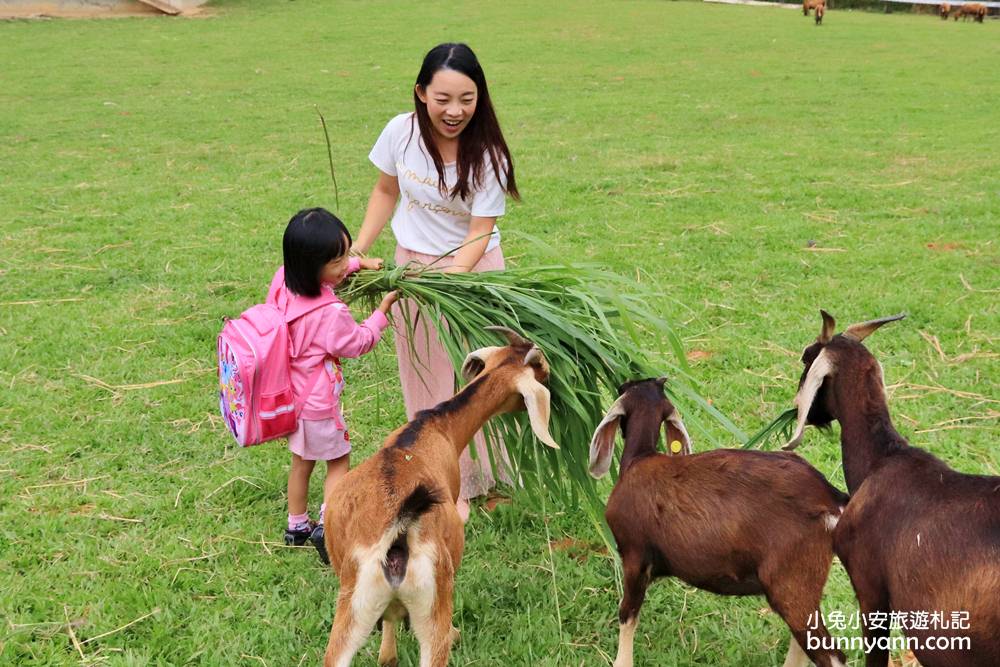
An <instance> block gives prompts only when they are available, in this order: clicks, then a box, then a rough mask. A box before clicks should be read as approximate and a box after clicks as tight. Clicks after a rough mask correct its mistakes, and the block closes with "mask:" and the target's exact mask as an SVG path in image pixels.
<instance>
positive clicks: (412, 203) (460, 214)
mask: <svg viewBox="0 0 1000 667" xmlns="http://www.w3.org/2000/svg"><path fill="white" fill-rule="evenodd" d="M403 194H404V195H405V196H406V210H407V211H412V210H413V209H415V208H422V209H424V210H427V211H430V212H431V213H447V214H448V215H453V216H455V217H456V218H466V217H468V216H469V214H468V213H466V212H465V211H459V210H456V209H453V208H448V207H447V206H444V205H443V204H431V203H429V202H425V201H420V200H419V199H416V198H414V196H413V195H411V194H410V193H409V192H408V191H406V190H403Z"/></svg>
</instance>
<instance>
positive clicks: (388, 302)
mask: <svg viewBox="0 0 1000 667" xmlns="http://www.w3.org/2000/svg"><path fill="white" fill-rule="evenodd" d="M398 300H399V292H397V291H396V290H393V291H391V292H389V293H388V294H386V295H385V296H384V297H382V303H380V304H379V305H378V309H379V310H381V311H382V313H383V314H385V315H388V314H389V309H390V308H392V304H394V303H396V301H398Z"/></svg>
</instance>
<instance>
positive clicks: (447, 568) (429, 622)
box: [407, 557, 458, 667]
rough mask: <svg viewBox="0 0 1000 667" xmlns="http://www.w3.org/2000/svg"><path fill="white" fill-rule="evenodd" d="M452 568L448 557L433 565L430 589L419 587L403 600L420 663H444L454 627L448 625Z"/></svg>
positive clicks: (430, 666) (424, 666) (440, 666)
mask: <svg viewBox="0 0 1000 667" xmlns="http://www.w3.org/2000/svg"><path fill="white" fill-rule="evenodd" d="M454 577H455V571H454V570H453V569H452V567H451V562H450V559H449V558H447V557H445V558H443V559H442V560H439V561H438V562H437V563H436V565H435V567H434V589H433V591H421V594H420V595H419V596H418V597H415V599H413V600H410V601H408V602H407V608H408V610H409V612H410V626H411V627H412V628H413V634H415V635H416V636H417V642H418V643H419V644H420V667H447V665H448V656H449V655H450V654H451V644H452V641H453V640H454V639H455V638H456V636H457V634H458V631H457V630H456V629H455V628H453V627H452V625H451V614H452V605H453V600H452V597H453V595H454V585H455V581H454Z"/></svg>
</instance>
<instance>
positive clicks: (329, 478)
mask: <svg viewBox="0 0 1000 667" xmlns="http://www.w3.org/2000/svg"><path fill="white" fill-rule="evenodd" d="M350 464H351V455H350V454H344V455H343V456H341V457H340V458H339V459H333V460H332V461H327V462H326V479H325V480H323V505H322V506H321V507H320V510H319V521H320V523H323V512H324V511H325V510H326V499H327V498H329V497H330V489H332V488H333V484H334V482H336V481H337V480H338V479H340V478H341V477H343V476H344V475H346V474H347V471H348V469H350Z"/></svg>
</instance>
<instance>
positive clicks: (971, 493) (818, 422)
mask: <svg viewBox="0 0 1000 667" xmlns="http://www.w3.org/2000/svg"><path fill="white" fill-rule="evenodd" d="M820 312H821V313H822V316H823V328H822V331H821V333H820V336H819V338H817V340H816V342H815V343H813V344H812V345H810V346H809V347H807V348H806V349H805V351H804V352H803V353H802V363H803V364H804V366H805V368H804V369H803V371H802V377H801V379H800V380H799V391H798V394H797V395H796V397H795V404H796V406H797V408H798V423H797V427H796V430H795V435H794V436H793V437H792V439H791V441H790V442H789V443H788V445H787V446H788V447H794V446H796V445H798V444H799V443H800V442H801V441H802V436H803V432H804V430H805V427H806V425H807V424H812V425H814V426H826V425H829V424H830V423H831V422H833V421H834V420H836V421H838V422H840V448H841V456H842V457H843V464H844V477H845V479H846V481H847V490H848V491H849V492H850V494H851V501H850V503H849V504H848V506H847V509H846V510H845V511H844V514H843V516H842V517H841V519H840V522H839V523H838V525H837V528H836V530H835V531H834V535H833V541H834V551H835V552H836V553H837V556H838V557H839V558H840V560H841V562H842V563H843V564H844V568H845V569H846V570H847V573H848V574H849V575H850V577H851V584H852V585H853V586H854V592H855V594H856V595H857V597H858V604H859V606H860V610H861V614H862V615H863V616H864V617H867V618H869V619H870V618H871V617H872V615H874V614H885V615H888V614H889V613H890V612H904V613H907V614H915V613H923V614H927V615H928V616H929V615H932V614H935V613H939V614H942V615H943V617H944V618H946V619H948V624H947V627H935V626H934V625H933V624H929V623H928V624H917V625H915V626H914V625H911V627H905V626H904V632H905V634H906V635H907V637H910V638H914V639H915V640H916V641H917V643H918V644H919V646H918V647H916V648H914V649H913V652H914V654H915V655H916V657H917V659H918V660H919V661H920V664H922V665H924V667H996V666H997V665H1000V477H997V476H990V475H969V474H964V473H960V472H957V471H955V470H952V469H951V468H950V467H948V465H947V464H945V463H944V462H943V461H941V460H940V459H938V458H937V457H935V456H934V455H932V454H930V453H929V452H927V451H925V450H923V449H919V448H917V447H913V446H911V445H910V444H909V443H908V442H907V441H906V439H905V438H903V436H902V435H900V434H899V433H898V432H897V431H896V429H895V427H894V426H893V424H892V419H891V418H890V416H889V408H888V405H887V401H886V396H885V384H884V379H883V373H882V367H881V365H880V364H879V363H878V361H877V360H876V359H875V357H874V356H872V354H871V352H869V351H868V349H867V348H865V346H864V345H863V344H862V341H863V340H865V338H866V337H868V336H869V335H870V334H871V333H872V332H874V331H875V330H876V329H878V328H879V327H881V326H883V325H885V324H887V323H889V322H895V321H896V320H899V319H902V318H903V315H894V316H892V317H885V318H881V319H877V320H871V321H868V322H864V323H861V324H855V325H853V326H850V327H848V328H847V329H846V330H845V331H844V333H842V334H840V335H837V336H835V335H833V331H835V326H836V325H835V323H834V320H833V317H831V316H830V315H829V314H828V313H826V312H825V311H820ZM955 615H957V616H955ZM955 618H957V619H958V625H963V626H964V627H956V624H955V623H954V622H953V619H955ZM921 625H923V626H925V627H920V626H921ZM862 632H863V634H864V637H865V638H866V642H867V643H869V645H872V646H874V648H873V649H872V650H871V651H870V652H868V654H867V655H866V658H865V665H866V666H867V667H885V665H886V664H887V662H888V660H889V652H888V650H887V648H886V647H885V640H886V639H887V638H888V636H889V628H888V625H886V626H885V627H881V624H874V625H873V624H866V625H863V626H862ZM932 637H933V638H934V642H935V643H934V645H931V644H929V643H928V639H930V638H932Z"/></svg>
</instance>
